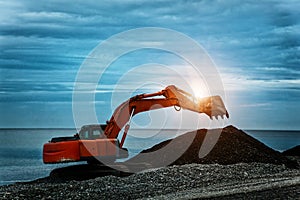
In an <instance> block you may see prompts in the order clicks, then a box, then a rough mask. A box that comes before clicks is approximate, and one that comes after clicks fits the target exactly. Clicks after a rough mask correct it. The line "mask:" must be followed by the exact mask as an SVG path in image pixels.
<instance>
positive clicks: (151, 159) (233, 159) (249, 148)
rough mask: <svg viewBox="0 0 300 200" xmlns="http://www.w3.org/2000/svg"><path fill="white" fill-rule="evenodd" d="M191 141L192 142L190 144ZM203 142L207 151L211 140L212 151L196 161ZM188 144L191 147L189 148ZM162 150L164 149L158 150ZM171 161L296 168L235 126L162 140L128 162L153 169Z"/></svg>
mask: <svg viewBox="0 0 300 200" xmlns="http://www.w3.org/2000/svg"><path fill="white" fill-rule="evenodd" d="M214 132H215V133H217V134H220V137H219V139H218V140H217V143H216V144H215V145H214V146H213V144H214V141H216V138H215V137H216V135H214ZM220 132H221V133H220ZM191 138H194V139H193V140H192V141H191ZM204 140H205V145H204V146H207V147H208V149H209V148H210V147H209V146H210V144H209V142H210V141H212V142H211V143H212V146H211V147H213V148H212V150H211V151H210V152H209V151H208V152H209V153H208V154H207V155H206V156H205V155H204V157H203V156H202V157H201V156H200V158H199V151H200V148H201V146H202V145H203V141H204ZM189 143H191V144H190V145H189ZM161 149H165V150H164V151H160V150H161ZM182 149H186V150H185V151H184V152H182V154H181V156H180V157H176V153H178V152H180V151H182ZM201 151H203V149H201ZM204 151H205V149H204ZM145 153H147V154H145ZM174 154H175V156H174ZM204 154H205V153H204ZM145 155H146V156H145ZM172 158H174V161H173V162H171V164H170V165H183V164H189V163H200V164H213V163H217V164H225V165H227V164H235V163H251V162H259V163H269V164H285V165H286V166H287V167H291V168H298V167H299V166H298V164H297V162H295V161H292V160H290V159H288V158H287V157H285V156H284V155H282V154H281V153H279V152H278V151H275V150H273V149H271V148H269V147H267V146H266V145H264V144H263V143H261V142H259V141H258V140H256V139H254V138H253V137H251V136H249V135H247V134H246V133H245V132H243V131H242V130H239V129H237V128H235V127H234V126H228V127H226V128H223V129H222V130H220V129H219V130H218V129H215V130H209V131H208V130H206V129H200V130H197V131H192V132H188V133H185V134H183V135H181V136H179V137H176V138H174V139H171V140H167V141H164V142H162V143H160V144H157V145H155V146H153V147H152V148H150V149H147V150H144V151H142V152H141V153H140V154H139V155H137V156H136V157H134V158H132V159H130V160H129V161H128V162H133V163H134V162H137V163H138V162H147V163H150V164H152V165H153V166H154V167H155V166H159V165H161V166H162V165H163V164H162V163H163V162H164V161H166V160H168V159H172ZM167 162H168V161H167Z"/></svg>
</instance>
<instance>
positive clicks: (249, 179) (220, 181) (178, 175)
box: [0, 163, 300, 199]
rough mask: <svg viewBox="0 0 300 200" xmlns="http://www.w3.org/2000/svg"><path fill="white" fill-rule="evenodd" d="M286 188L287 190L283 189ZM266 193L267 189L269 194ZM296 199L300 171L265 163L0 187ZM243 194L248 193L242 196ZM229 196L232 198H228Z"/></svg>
mask: <svg viewBox="0 0 300 200" xmlns="http://www.w3.org/2000/svg"><path fill="white" fill-rule="evenodd" d="M282 188H285V190H282ZM268 191H269V192H268ZM284 191H288V195H289V197H290V198H293V199H295V198H298V197H299V192H300V171H299V170H296V169H290V168H286V167H285V166H284V165H273V164H263V163H251V164H245V163H242V164H235V165H219V164H210V165H200V164H188V165H181V166H169V167H165V168H159V169H152V170H150V171H145V172H140V173H137V174H134V175H131V176H129V177H123V178H120V177H115V176H106V177H99V178H96V179H91V180H85V181H69V182H65V183H41V182H35V183H27V184H14V185H9V186H2V187H0V198H1V199H96V198H97V199H138V198H150V199H176V198H188V199H191V198H216V197H218V198H220V197H222V198H225V197H226V198H227V199H235V197H238V196H239V195H241V196H242V197H246V196H247V195H246V194H248V193H249V194H251V195H249V196H248V197H249V198H247V199H255V198H256V197H263V198H270V197H272V198H273V197H277V198H281V197H283V198H286V197H287V196H282V195H286V192H284ZM245 195H246V196H245ZM231 197H232V198H231Z"/></svg>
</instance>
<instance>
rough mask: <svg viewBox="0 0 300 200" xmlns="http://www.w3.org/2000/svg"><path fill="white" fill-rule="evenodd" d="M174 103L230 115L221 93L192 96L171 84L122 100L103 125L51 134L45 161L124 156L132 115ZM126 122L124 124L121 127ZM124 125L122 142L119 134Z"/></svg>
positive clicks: (45, 145) (187, 107)
mask: <svg viewBox="0 0 300 200" xmlns="http://www.w3.org/2000/svg"><path fill="white" fill-rule="evenodd" d="M171 106H174V108H175V110H177V111H179V110H180V109H181V108H183V109H186V110H190V111H193V112H198V113H204V114H206V115H207V116H209V117H210V118H211V119H212V117H215V118H218V116H220V117H222V118H224V116H226V117H227V118H228V117H229V115H228V112H227V110H226V108H225V105H224V103H223V101H222V99H221V97H220V96H210V97H205V98H195V97H194V96H192V95H191V94H189V93H187V92H185V91H184V90H181V89H179V88H177V87H176V86H174V85H170V86H167V87H166V88H165V89H163V90H161V91H159V92H156V93H151V94H140V95H137V96H134V97H132V98H130V99H129V100H127V101H125V102H123V103H122V104H121V105H119V106H118V107H117V108H116V110H115V111H114V113H113V115H112V117H111V119H110V120H109V121H107V122H106V125H85V126H83V127H82V128H81V130H80V131H79V133H78V134H75V135H74V136H72V137H57V138H52V139H51V141H50V142H48V143H46V144H44V148H43V161H44V163H62V162H77V161H88V162H91V161H93V160H96V159H99V158H100V160H103V159H110V160H115V159H117V158H124V157H127V156H128V154H127V150H126V149H123V148H122V147H123V144H124V141H125V138H126V136H127V132H128V130H129V127H130V125H129V124H130V121H131V118H132V117H133V116H134V115H136V114H138V113H141V112H145V111H149V110H155V109H161V108H166V107H171ZM124 126H125V127H124ZM123 127H124V133H123V136H122V139H121V142H119V141H118V139H117V138H118V135H119V133H120V131H121V130H122V128H123Z"/></svg>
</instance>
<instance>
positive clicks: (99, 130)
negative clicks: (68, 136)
mask: <svg viewBox="0 0 300 200" xmlns="http://www.w3.org/2000/svg"><path fill="white" fill-rule="evenodd" d="M105 127H106V125H98V124H93V125H85V126H83V127H81V129H80V131H79V134H78V135H79V138H80V139H82V140H95V139H100V138H105V135H104V130H105Z"/></svg>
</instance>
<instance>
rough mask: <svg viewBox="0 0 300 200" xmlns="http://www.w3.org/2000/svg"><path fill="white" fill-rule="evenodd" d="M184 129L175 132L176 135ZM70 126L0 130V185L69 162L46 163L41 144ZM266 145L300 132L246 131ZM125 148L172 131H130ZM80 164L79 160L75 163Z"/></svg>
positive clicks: (278, 144)
mask: <svg viewBox="0 0 300 200" xmlns="http://www.w3.org/2000/svg"><path fill="white" fill-rule="evenodd" d="M186 131H187V130H180V131H177V135H180V134H181V133H184V132H186ZM75 132H76V131H75V130H73V129H9V130H6V129H2V130H0V185H5V184H10V183H14V182H18V181H29V180H34V179H37V178H41V177H45V176H47V175H49V173H50V171H51V170H53V169H54V168H57V167H62V166H66V165H74V164H76V163H69V164H55V165H45V164H43V161H42V146H43V144H44V143H46V142H47V141H49V140H50V139H51V138H52V137H58V136H68V135H69V136H71V135H73V134H74V133H75ZM246 132H247V133H248V134H249V135H251V136H253V137H254V138H256V139H258V140H260V141H261V142H263V143H265V144H266V145H267V146H269V147H271V148H273V149H275V150H278V151H284V150H286V149H289V148H291V147H293V146H296V145H299V144H300V131H246ZM130 134H132V135H134V136H139V137H132V136H130V135H129V136H128V137H127V139H126V142H125V144H124V147H126V148H128V149H129V154H130V156H133V155H135V154H136V153H138V152H139V151H141V150H142V149H145V148H150V147H152V146H153V145H155V144H157V143H159V142H161V141H163V140H166V139H169V138H172V137H175V136H176V135H174V130H164V131H159V130H130ZM77 164H79V163H77Z"/></svg>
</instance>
